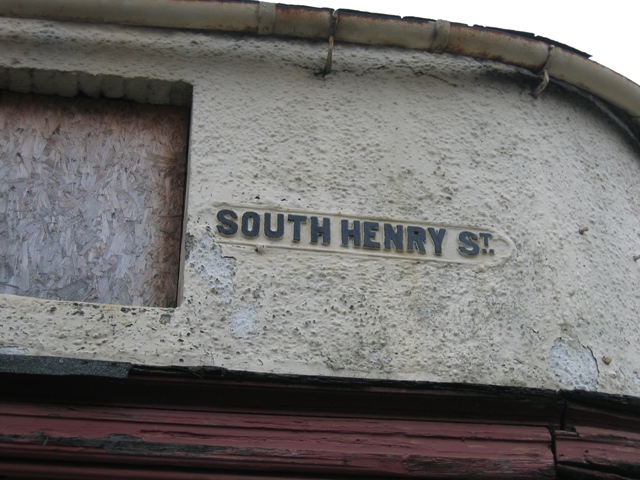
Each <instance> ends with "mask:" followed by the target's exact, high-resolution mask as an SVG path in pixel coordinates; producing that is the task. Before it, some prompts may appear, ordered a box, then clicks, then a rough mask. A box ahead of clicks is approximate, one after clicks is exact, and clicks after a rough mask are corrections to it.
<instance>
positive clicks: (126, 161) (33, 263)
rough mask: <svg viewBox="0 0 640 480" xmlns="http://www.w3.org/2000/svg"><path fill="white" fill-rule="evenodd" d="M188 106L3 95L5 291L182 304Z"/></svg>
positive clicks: (0, 262)
mask: <svg viewBox="0 0 640 480" xmlns="http://www.w3.org/2000/svg"><path fill="white" fill-rule="evenodd" d="M188 123H189V111H188V109H185V108H177V107H165V106H162V107H160V106H151V105H141V104H134V103H128V102H122V101H107V100H94V99H84V98H72V99H64V98H60V97H53V96H51V97H49V96H38V95H21V94H15V93H9V92H0V293H7V294H16V295H25V296H32V297H38V298H48V299H54V300H71V301H85V302H99V303H116V304H124V305H146V306H160V307H167V306H174V305H175V303H176V295H177V288H178V275H179V259H180V242H181V233H182V219H183V210H184V209H183V203H184V188H185V176H186V150H187V139H188V126H189V125H188Z"/></svg>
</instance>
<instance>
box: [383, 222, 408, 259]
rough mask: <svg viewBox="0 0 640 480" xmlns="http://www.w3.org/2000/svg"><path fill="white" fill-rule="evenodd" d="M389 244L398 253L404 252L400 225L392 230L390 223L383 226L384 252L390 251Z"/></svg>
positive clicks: (402, 233) (402, 231)
mask: <svg viewBox="0 0 640 480" xmlns="http://www.w3.org/2000/svg"><path fill="white" fill-rule="evenodd" d="M391 243H393V247H394V248H395V249H396V250H397V251H399V252H402V251H404V227H403V226H402V225H398V226H396V228H395V229H394V228H393V225H391V224H390V223H385V224H384V248H385V250H391Z"/></svg>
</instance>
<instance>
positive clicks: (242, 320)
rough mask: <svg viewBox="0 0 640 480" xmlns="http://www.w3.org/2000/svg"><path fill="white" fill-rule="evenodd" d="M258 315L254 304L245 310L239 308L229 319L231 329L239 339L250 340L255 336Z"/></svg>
mask: <svg viewBox="0 0 640 480" xmlns="http://www.w3.org/2000/svg"><path fill="white" fill-rule="evenodd" d="M257 318H258V313H257V312H256V307H255V305H254V304H250V305H249V306H247V307H245V308H239V309H237V310H235V311H234V312H233V316H232V317H231V329H232V330H233V332H234V333H235V334H236V335H238V336H239V337H240V338H250V337H254V336H256V335H257V332H256V322H257Z"/></svg>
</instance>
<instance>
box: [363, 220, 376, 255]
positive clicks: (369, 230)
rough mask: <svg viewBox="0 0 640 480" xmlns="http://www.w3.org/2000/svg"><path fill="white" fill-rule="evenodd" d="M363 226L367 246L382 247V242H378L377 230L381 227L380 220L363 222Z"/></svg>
mask: <svg viewBox="0 0 640 480" xmlns="http://www.w3.org/2000/svg"><path fill="white" fill-rule="evenodd" d="M362 227H363V230H364V246H365V247H367V248H377V249H378V250H379V249H380V242H376V241H375V240H374V239H375V238H376V232H377V231H378V229H379V228H380V224H379V223H378V222H363V223H362Z"/></svg>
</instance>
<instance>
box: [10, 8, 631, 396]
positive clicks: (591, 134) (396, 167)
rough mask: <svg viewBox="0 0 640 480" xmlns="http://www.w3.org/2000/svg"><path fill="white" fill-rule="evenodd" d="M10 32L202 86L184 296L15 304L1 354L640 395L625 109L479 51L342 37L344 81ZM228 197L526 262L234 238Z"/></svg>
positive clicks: (114, 43) (58, 53)
mask: <svg viewBox="0 0 640 480" xmlns="http://www.w3.org/2000/svg"><path fill="white" fill-rule="evenodd" d="M0 26H1V29H0V31H1V32H2V34H1V35H0V46H1V48H0V67H4V68H8V69H10V68H11V67H12V66H14V67H15V66H20V67H21V68H42V69H46V70H55V69H57V70H63V71H82V72H86V73H90V74H93V75H114V76H123V77H136V78H137V77H140V78H156V79H159V80H165V81H170V82H177V81H183V82H187V83H190V84H192V85H193V87H194V89H193V95H194V97H193V111H192V122H191V132H190V154H189V156H190V166H189V169H190V177H189V178H190V181H189V194H188V201H187V205H188V207H187V208H188V211H187V217H188V220H187V226H186V229H187V233H188V238H187V242H186V243H187V250H188V256H187V257H186V259H185V272H184V285H183V292H184V293H183V296H184V301H183V303H182V304H181V305H180V306H179V307H178V308H175V309H160V308H125V307H120V306H118V307H116V306H113V305H89V304H78V303H76V304H73V303H68V302H55V301H46V300H37V299H25V298H19V297H15V296H11V295H3V296H0V315H1V317H2V320H1V321H0V345H1V346H17V347H19V348H23V349H27V350H28V351H29V353H30V354H34V355H57V356H68V357H76V358H95V359H117V360H122V361H130V362H134V363H144V364H151V365H214V364H215V365H216V366H222V367H227V368H232V369H244V370H252V371H262V372H275V373H297V374H318V375H340V376H345V377H368V378H393V379H409V380H429V381H443V382H464V383H485V384H496V385H515V386H529V387H544V388H588V389H593V390H596V391H600V392H609V393H624V394H630V395H640V384H639V383H638V382H637V380H635V377H634V372H637V369H638V367H637V366H638V365H639V364H640V353H639V352H638V349H637V345H638V344H640V326H639V325H638V322H637V312H638V311H639V310H640V299H639V298H638V296H637V295H635V294H634V293H633V292H635V291H636V290H637V285H638V282H639V281H640V265H639V264H638V263H637V262H636V261H634V260H633V257H634V255H637V254H639V253H640V197H639V196H638V195H637V194H636V192H638V191H640V147H639V146H638V142H637V140H635V139H634V138H633V137H632V136H631V135H630V134H629V133H628V132H627V130H626V129H625V128H624V126H622V125H621V124H620V123H619V122H618V121H616V120H615V119H614V118H613V117H612V115H611V114H610V113H609V112H608V110H607V108H606V107H603V106H600V105H599V104H598V103H597V102H595V101H593V100H592V99H590V98H588V97H586V96H584V95H582V94H579V93H577V92H575V91H571V90H567V89H565V88H564V87H562V86H559V85H555V84H552V85H550V86H549V87H548V88H547V89H546V90H545V91H544V92H543V94H542V95H540V96H539V97H538V98H534V97H533V96H532V95H531V92H532V91H533V90H534V89H535V88H536V87H537V86H538V84H539V82H540V79H539V78H537V77H536V76H534V75H531V74H529V73H527V72H522V71H519V70H517V69H515V68H511V67H506V66H504V65H500V64H495V63H491V62H479V61H477V60H473V59H468V58H464V57H453V56H449V55H437V54H429V53H424V52H414V51H408V50H400V49H385V48H366V47H358V46H350V45H339V46H336V48H334V52H333V71H332V73H331V74H330V75H328V76H325V77H323V76H322V75H318V74H317V72H318V71H320V70H321V69H322V67H323V65H324V61H325V58H326V53H327V52H326V46H325V45H324V44H321V43H309V42H298V41H291V40H278V39H272V38H269V39H259V38H247V37H240V36H224V35H214V34H201V33H189V32H179V31H165V30H162V31H160V30H158V31H155V30H153V29H135V28H124V27H113V26H103V27H99V26H92V25H74V24H71V23H67V24H56V23H52V22H39V21H33V20H8V19H0ZM70 44H73V45H74V47H73V48H68V45H70ZM219 203H231V204H234V205H246V206H260V207H262V208H264V209H267V210H268V209H274V210H278V211H280V210H287V209H289V210H294V211H312V212H314V211H315V212H317V211H320V212H332V213H335V214H336V215H346V216H350V217H351V218H358V217H371V218H392V219H415V220H420V221H422V222H424V223H425V224H429V223H430V222H443V223H447V224H451V225H483V226H486V227H490V228H494V229H496V230H497V231H500V232H504V234H505V235H506V236H508V238H510V239H511V240H512V241H513V243H514V244H515V253H514V254H513V255H512V257H511V258H509V259H508V260H507V261H506V262H504V263H503V264H501V265H496V266H494V267H491V268H485V267H484V266H483V265H473V264H468V265H465V264H456V263H436V262H411V261H406V260H393V259H389V258H378V257H368V256H356V255H351V256H349V255H330V254H325V255H319V254H316V253H313V252H305V251H293V250H288V249H260V248H255V247H254V246H246V245H231V244H227V245H218V244H216V243H215V241H214V240H213V239H212V237H211V235H210V233H209V231H210V230H212V229H215V228H216V225H217V223H216V218H215V212H216V208H215V205H216V204H219ZM585 226H587V227H588V230H586V231H585V230H583V227H585ZM581 230H582V233H580V232H581ZM190 242H191V243H190ZM558 339H565V340H562V341H559V340H558ZM570 339H579V343H575V341H574V340H570ZM585 349H586V350H585ZM587 350H588V351H589V352H592V353H591V355H589V354H588V352H587ZM605 355H608V356H611V357H613V358H614V359H615V360H614V361H613V362H611V363H610V364H609V365H606V367H605V366H603V363H602V360H601V359H602V358H603V357H604V356H605ZM598 372H600V373H598Z"/></svg>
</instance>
